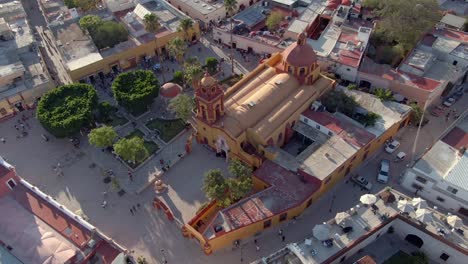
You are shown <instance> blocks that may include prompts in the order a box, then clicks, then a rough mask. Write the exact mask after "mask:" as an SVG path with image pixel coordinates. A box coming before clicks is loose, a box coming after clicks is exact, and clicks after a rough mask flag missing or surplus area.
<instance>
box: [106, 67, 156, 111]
mask: <svg viewBox="0 0 468 264" xmlns="http://www.w3.org/2000/svg"><path fill="white" fill-rule="evenodd" d="M112 90H113V92H114V96H115V98H116V100H117V102H118V103H119V105H121V106H123V107H125V109H127V110H128V111H130V112H131V113H132V114H133V115H138V114H141V113H143V112H145V111H146V110H147V107H148V106H149V105H151V103H152V102H153V99H154V98H155V97H156V96H157V95H158V92H159V82H158V79H157V78H156V76H154V74H153V72H152V71H145V70H136V71H130V72H125V73H122V74H120V75H119V76H117V78H115V80H114V83H113V84H112Z"/></svg>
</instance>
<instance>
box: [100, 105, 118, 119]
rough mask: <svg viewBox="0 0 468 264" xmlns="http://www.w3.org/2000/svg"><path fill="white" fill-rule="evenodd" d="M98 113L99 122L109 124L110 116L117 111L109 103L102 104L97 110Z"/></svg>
mask: <svg viewBox="0 0 468 264" xmlns="http://www.w3.org/2000/svg"><path fill="white" fill-rule="evenodd" d="M97 110H98V111H97V112H98V118H97V119H98V121H99V122H102V123H104V122H107V121H109V119H110V115H111V114H112V113H113V112H115V111H116V109H115V107H113V106H112V105H111V104H109V102H106V101H104V102H101V103H99V105H98V108H97Z"/></svg>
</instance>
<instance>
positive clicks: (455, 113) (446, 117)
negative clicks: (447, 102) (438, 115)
mask: <svg viewBox="0 0 468 264" xmlns="http://www.w3.org/2000/svg"><path fill="white" fill-rule="evenodd" d="M450 115H452V116H453V119H458V118H459V117H460V115H459V114H457V110H455V109H452V110H449V111H448V112H447V114H446V115H445V121H447V122H448V121H449V119H450Z"/></svg>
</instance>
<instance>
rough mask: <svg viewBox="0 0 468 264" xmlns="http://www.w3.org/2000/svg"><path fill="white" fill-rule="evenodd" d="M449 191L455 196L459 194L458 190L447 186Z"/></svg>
mask: <svg viewBox="0 0 468 264" xmlns="http://www.w3.org/2000/svg"><path fill="white" fill-rule="evenodd" d="M447 191H449V192H451V193H453V194H457V192H458V189H455V188H453V187H452V186H447Z"/></svg>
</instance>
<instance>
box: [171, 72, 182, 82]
mask: <svg viewBox="0 0 468 264" xmlns="http://www.w3.org/2000/svg"><path fill="white" fill-rule="evenodd" d="M172 82H174V83H177V84H179V85H184V73H183V72H182V71H176V72H174V77H173V78H172Z"/></svg>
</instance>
